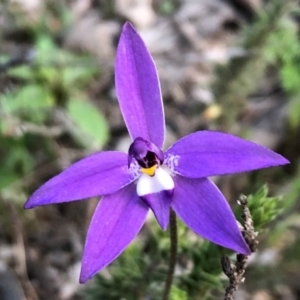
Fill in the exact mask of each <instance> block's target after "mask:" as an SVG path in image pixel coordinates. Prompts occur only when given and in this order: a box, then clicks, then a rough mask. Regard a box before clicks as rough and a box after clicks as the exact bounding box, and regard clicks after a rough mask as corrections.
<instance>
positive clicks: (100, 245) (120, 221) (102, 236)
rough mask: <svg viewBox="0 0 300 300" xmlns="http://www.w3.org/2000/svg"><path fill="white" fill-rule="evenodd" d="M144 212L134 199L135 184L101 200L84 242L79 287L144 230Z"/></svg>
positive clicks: (139, 202)
mask: <svg viewBox="0 0 300 300" xmlns="http://www.w3.org/2000/svg"><path fill="white" fill-rule="evenodd" d="M147 212H148V207H147V206H146V204H145V203H144V202H143V201H142V200H141V199H140V198H139V197H138V196H137V194H136V186H135V185H134V184H130V185H128V186H127V187H125V188H123V189H121V190H119V191H118V192H116V193H114V194H112V195H108V196H104V197H103V198H102V199H101V200H100V203H99V204H98V206H97V208H96V210H95V213H94V215H93V217H92V220H91V224H90V226H89V229H88V233H87V237H86V241H85V247H84V252H83V258H82V267H81V274H80V283H84V282H86V281H87V280H88V279H90V278H91V277H92V276H93V275H95V274H96V273H97V272H98V271H100V270H101V269H103V268H104V267H106V266H107V265H108V264H109V263H110V262H112V261H113V260H114V259H115V258H117V257H118V256H119V255H120V254H121V253H122V252H123V251H124V249H125V248H126V247H127V246H128V245H129V243H130V242H131V241H132V240H133V239H134V237H135V236H136V235H137V234H138V232H139V231H140V229H141V227H142V226H143V224H144V222H145V219H146V216H147Z"/></svg>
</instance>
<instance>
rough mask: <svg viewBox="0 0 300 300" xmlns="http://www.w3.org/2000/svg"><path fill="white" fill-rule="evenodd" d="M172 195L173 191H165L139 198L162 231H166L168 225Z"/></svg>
mask: <svg viewBox="0 0 300 300" xmlns="http://www.w3.org/2000/svg"><path fill="white" fill-rule="evenodd" d="M172 195H173V190H171V191H168V190H167V191H161V192H159V193H153V194H148V195H145V196H142V197H141V198H142V199H143V200H144V201H145V202H146V204H147V205H148V206H149V207H150V208H151V210H152V211H153V213H154V215H155V217H156V220H157V222H158V224H159V225H160V227H161V228H162V229H163V230H166V229H167V227H168V225H169V217H170V207H171V200H172Z"/></svg>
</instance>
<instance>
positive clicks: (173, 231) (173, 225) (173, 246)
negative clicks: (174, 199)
mask: <svg viewBox="0 0 300 300" xmlns="http://www.w3.org/2000/svg"><path fill="white" fill-rule="evenodd" d="M177 243H178V238H177V220H176V214H175V212H174V211H173V209H171V211H170V257H169V270H168V274H167V279H166V282H165V289H164V293H163V298H162V300H169V297H170V292H171V287H172V282H173V277H174V270H175V265H176V260H177Z"/></svg>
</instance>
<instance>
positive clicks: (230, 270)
mask: <svg viewBox="0 0 300 300" xmlns="http://www.w3.org/2000/svg"><path fill="white" fill-rule="evenodd" d="M247 203H248V200H247V197H246V196H243V195H242V196H241V197H240V199H239V200H238V204H239V205H241V206H242V210H243V212H242V219H243V221H244V224H243V231H242V234H243V236H244V239H245V241H246V243H247V244H248V246H249V248H250V250H251V252H255V251H256V248H257V244H258V242H257V239H256V237H257V234H256V232H255V231H254V227H253V221H252V217H251V214H250V211H249V208H248V207H247ZM248 257H249V256H248V255H244V254H240V253H238V254H237V255H236V262H235V263H232V261H231V260H230V258H229V257H228V256H227V255H224V256H222V258H221V264H222V269H223V272H224V274H225V275H226V276H227V277H228V278H229V286H228V287H227V288H226V290H225V296H224V300H233V294H234V292H235V291H236V290H237V288H238V286H239V284H240V283H241V282H243V281H244V280H245V278H244V273H245V270H246V264H247V260H248Z"/></svg>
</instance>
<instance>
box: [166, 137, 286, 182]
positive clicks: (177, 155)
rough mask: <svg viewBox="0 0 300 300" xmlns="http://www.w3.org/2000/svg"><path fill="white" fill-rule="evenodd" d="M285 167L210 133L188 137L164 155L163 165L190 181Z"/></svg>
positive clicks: (266, 152) (269, 154) (280, 160)
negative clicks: (190, 179)
mask: <svg viewBox="0 0 300 300" xmlns="http://www.w3.org/2000/svg"><path fill="white" fill-rule="evenodd" d="M288 163H289V161H288V160H287V159H285V158H284V157H282V156H281V155H279V154H277V153H275V152H273V151H272V150H270V149H267V148H265V147H262V146H260V145H258V144H255V143H253V142H250V141H247V140H244V139H241V138H239V137H237V136H233V135H231V134H226V133H221V132H213V131H198V132H195V133H192V134H189V135H187V136H185V137H184V138H182V139H180V140H179V141H177V142H176V143H175V144H174V145H173V146H171V147H170V148H169V149H168V150H167V151H166V152H165V164H166V165H167V166H168V167H169V168H170V169H171V170H173V171H174V172H175V173H177V174H180V175H182V176H186V177H190V178H200V177H208V176H214V175H225V174H233V173H240V172H246V171H252V170H256V169H262V168H268V167H272V166H279V165H285V164H288Z"/></svg>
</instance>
